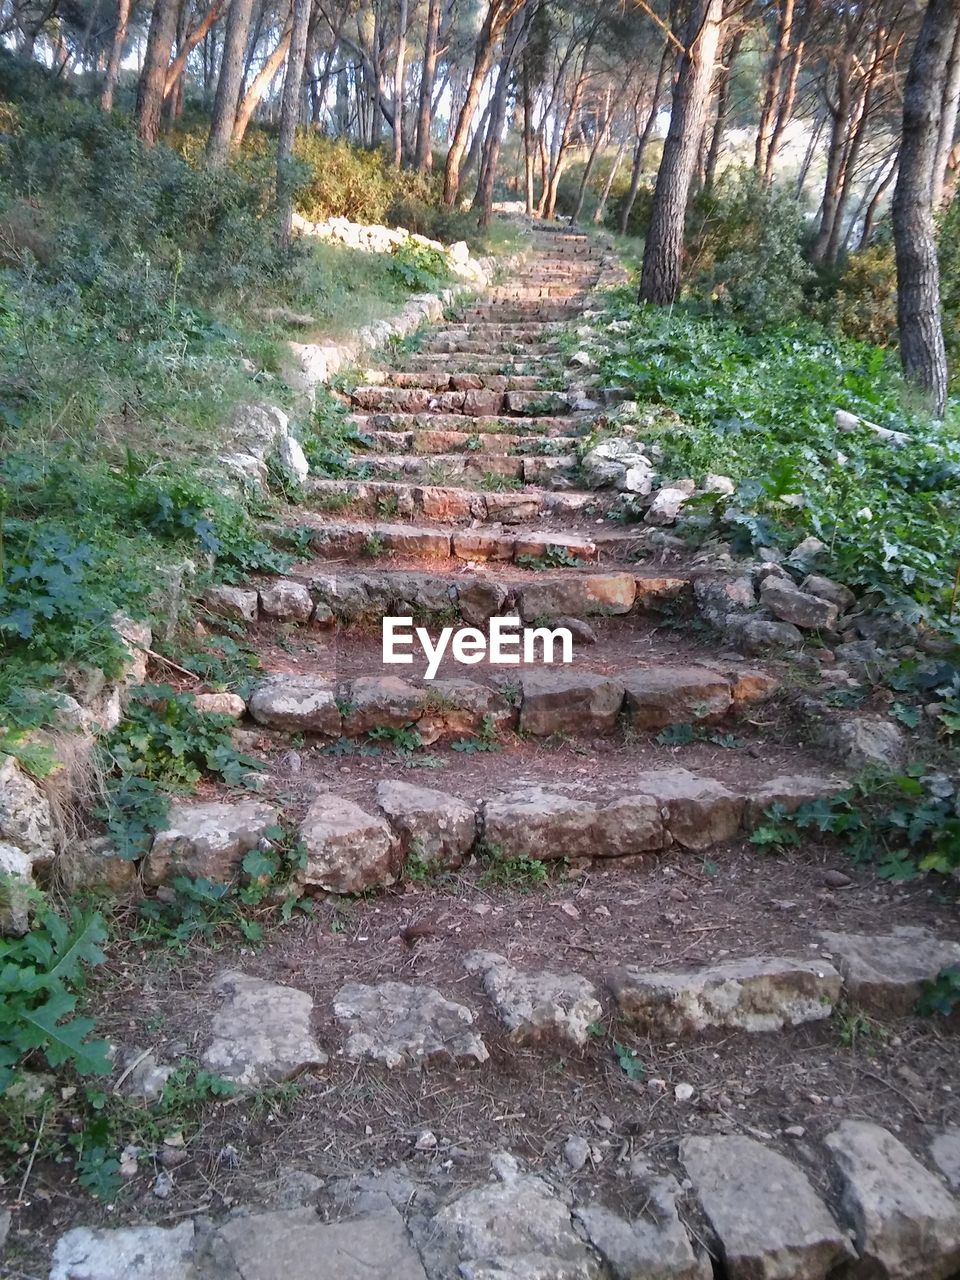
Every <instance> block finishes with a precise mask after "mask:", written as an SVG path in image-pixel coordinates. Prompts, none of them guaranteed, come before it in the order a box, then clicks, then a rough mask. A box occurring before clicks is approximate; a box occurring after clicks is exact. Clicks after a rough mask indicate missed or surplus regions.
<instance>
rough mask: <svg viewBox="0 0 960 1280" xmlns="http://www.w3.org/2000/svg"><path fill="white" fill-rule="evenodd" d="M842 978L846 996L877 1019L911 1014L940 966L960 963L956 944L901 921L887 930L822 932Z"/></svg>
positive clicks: (824, 943) (957, 944) (959, 946)
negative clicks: (902, 923)
mask: <svg viewBox="0 0 960 1280" xmlns="http://www.w3.org/2000/svg"><path fill="white" fill-rule="evenodd" d="M820 938H821V940H822V942H823V945H824V947H825V949H826V950H827V951H828V952H829V954H830V956H831V958H832V960H833V961H834V963H835V964H836V966H837V968H838V969H839V970H840V973H841V974H842V976H843V982H844V990H845V992H846V996H847V999H848V1000H850V1001H851V1002H852V1003H854V1004H856V1005H859V1006H860V1007H861V1008H864V1009H868V1010H870V1011H872V1012H873V1013H875V1014H877V1015H879V1016H881V1017H895V1016H905V1015H908V1014H911V1013H913V1011H914V1007H915V1006H916V1003H917V1001H918V1000H919V998H920V996H921V995H922V994H923V988H924V984H925V983H927V982H932V981H934V979H935V978H936V977H937V975H938V974H939V973H940V971H941V970H942V969H945V968H947V967H948V966H949V965H954V964H960V943H957V942H947V941H943V940H941V939H939V938H936V937H935V936H934V935H933V934H931V933H929V932H927V930H925V929H919V928H915V927H912V926H909V925H902V926H901V927H899V928H897V929H894V930H893V932H892V933H889V934H877V935H875V934H865V933H829V932H824V933H821V934H820Z"/></svg>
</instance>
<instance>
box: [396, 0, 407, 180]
mask: <svg viewBox="0 0 960 1280" xmlns="http://www.w3.org/2000/svg"><path fill="white" fill-rule="evenodd" d="M409 17H410V5H409V0H400V13H399V17H398V23H397V61H396V65H395V66H394V70H393V167H394V168H395V169H399V168H400V166H401V165H402V164H403V73H404V70H405V68H406V61H407V22H408V21H409Z"/></svg>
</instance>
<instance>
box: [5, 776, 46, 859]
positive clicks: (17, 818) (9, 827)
mask: <svg viewBox="0 0 960 1280" xmlns="http://www.w3.org/2000/svg"><path fill="white" fill-rule="evenodd" d="M0 842H2V843H3V844H7V845H12V846H13V847H14V848H15V849H19V850H20V851H21V852H22V853H24V854H26V856H27V857H28V858H29V859H30V862H31V863H34V862H49V861H51V860H52V858H53V856H54V834H53V818H52V815H51V812H50V802H49V800H48V799H47V797H46V796H45V795H44V793H43V791H42V790H41V788H40V787H39V786H38V785H37V783H35V782H34V781H33V779H32V778H31V777H29V776H28V775H27V774H26V773H25V772H24V771H23V770H22V769H21V768H20V766H19V765H18V764H17V762H16V760H15V759H14V758H13V756H8V755H0Z"/></svg>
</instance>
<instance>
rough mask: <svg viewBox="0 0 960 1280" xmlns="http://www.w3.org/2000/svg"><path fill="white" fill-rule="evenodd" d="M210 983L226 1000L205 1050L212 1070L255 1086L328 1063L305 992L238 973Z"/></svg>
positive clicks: (204, 1061)
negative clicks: (312, 1026) (312, 1021)
mask: <svg viewBox="0 0 960 1280" xmlns="http://www.w3.org/2000/svg"><path fill="white" fill-rule="evenodd" d="M211 987H212V990H213V991H215V992H217V993H219V994H221V995H222V996H223V997H224V999H223V1003H222V1004H221V1005H220V1007H219V1008H218V1009H217V1010H216V1012H215V1013H214V1015H213V1018H212V1021H211V1026H210V1038H209V1040H208V1043H207V1047H206V1049H205V1050H204V1052H203V1065H204V1067H206V1069H207V1070H208V1071H212V1072H213V1073H214V1074H216V1075H218V1076H222V1077H223V1078H224V1079H225V1080H231V1081H232V1082H233V1083H234V1084H237V1085H241V1086H244V1087H249V1088H256V1087H257V1086H259V1085H265V1084H279V1083H281V1082H282V1081H284V1080H290V1079H292V1077H293V1076H296V1075H299V1073H300V1072H301V1071H305V1070H307V1069H309V1068H310V1067H322V1066H323V1065H324V1063H325V1062H326V1061H327V1055H326V1054H325V1053H324V1052H323V1050H322V1049H321V1048H320V1046H319V1044H317V1042H316V1040H315V1039H314V1035H313V1031H312V1028H311V1018H312V1014H313V1000H312V999H311V998H310V996H309V995H308V994H307V993H306V992H305V991H297V990H296V989H295V988H294V987H283V986H280V985H278V984H277V983H275V982H264V981H263V980H262V979H260V978H254V977H251V976H250V975H249V974H246V973H238V972H235V971H229V972H226V973H221V974H219V975H218V976H217V977H216V978H215V979H214V981H213V983H212V984H211Z"/></svg>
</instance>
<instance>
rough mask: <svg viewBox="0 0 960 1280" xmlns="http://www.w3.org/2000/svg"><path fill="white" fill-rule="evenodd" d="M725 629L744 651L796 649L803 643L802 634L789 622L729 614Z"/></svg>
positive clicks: (765, 651) (764, 651)
mask: <svg viewBox="0 0 960 1280" xmlns="http://www.w3.org/2000/svg"><path fill="white" fill-rule="evenodd" d="M725 630H726V631H728V632H729V633H730V635H731V637H732V638H733V640H734V641H735V643H736V644H737V645H738V646H739V647H740V648H741V649H742V650H743V652H744V653H751V654H752V653H767V652H769V651H770V650H776V649H798V648H799V647H800V645H802V644H803V635H802V634H801V633H800V632H799V631H798V630H797V628H796V627H794V626H792V625H791V624H790V623H789V622H769V621H767V619H765V618H743V617H740V616H738V615H737V614H730V615H728V617H727V620H726V625H725Z"/></svg>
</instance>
